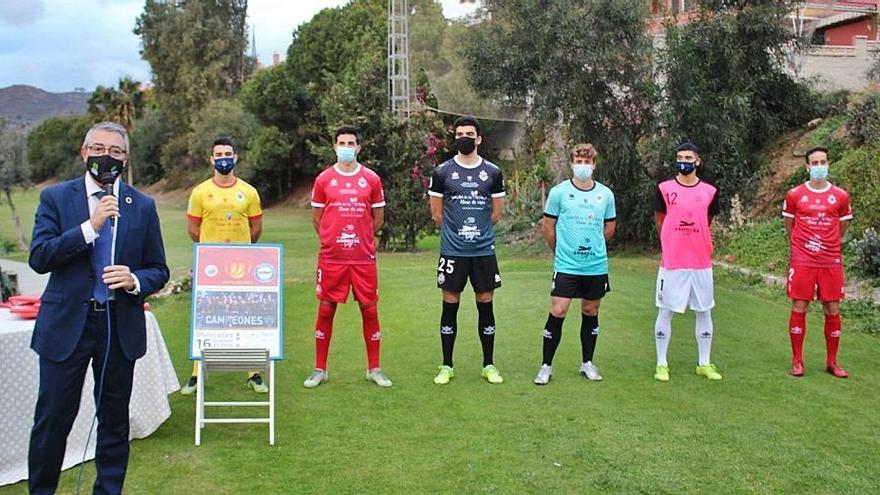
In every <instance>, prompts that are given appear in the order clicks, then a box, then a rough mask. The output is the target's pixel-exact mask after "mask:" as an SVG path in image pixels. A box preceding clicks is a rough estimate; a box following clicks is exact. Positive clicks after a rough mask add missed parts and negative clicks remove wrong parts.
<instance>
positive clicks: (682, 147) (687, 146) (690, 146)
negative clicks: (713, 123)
mask: <svg viewBox="0 0 880 495" xmlns="http://www.w3.org/2000/svg"><path fill="white" fill-rule="evenodd" d="M675 151H676V152H678V151H693V152H694V153H696V154H698V155H699V154H700V148H697V145H696V144H694V143H692V142H690V141H684V142H683V143H681V144H679V145H678V148H676V149H675Z"/></svg>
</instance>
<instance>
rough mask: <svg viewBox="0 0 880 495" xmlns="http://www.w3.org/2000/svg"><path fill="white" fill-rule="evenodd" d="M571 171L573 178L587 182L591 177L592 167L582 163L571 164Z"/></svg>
mask: <svg viewBox="0 0 880 495" xmlns="http://www.w3.org/2000/svg"><path fill="white" fill-rule="evenodd" d="M571 167H572V170H573V171H574V176H575V177H577V178H578V179H580V180H587V179H589V178H590V177H592V176H593V167H592V166H591V165H584V164H582V163H578V164H572V166H571Z"/></svg>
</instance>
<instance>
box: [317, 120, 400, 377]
mask: <svg viewBox="0 0 880 495" xmlns="http://www.w3.org/2000/svg"><path fill="white" fill-rule="evenodd" d="M335 140H336V142H335V145H334V148H335V149H336V158H337V161H336V163H335V164H333V165H332V166H331V167H329V168H327V170H324V171H323V172H321V174H320V175H318V177H317V178H316V179H315V184H314V186H313V188H312V223H313V224H314V226H315V230H316V231H317V232H318V237H319V238H320V241H321V250H320V252H319V254H318V271H317V283H316V286H315V291H316V295H317V297H318V300H319V301H320V304H319V305H318V318H317V321H316V323H315V370H314V371H313V372H312V374H311V375H310V376H309V377H308V378H307V379H306V381H305V382H304V383H303V385H304V386H305V387H306V388H314V387H317V386H318V385H320V384H322V383H324V382H326V381H327V352H328V350H329V349H330V338H331V337H332V335H333V316H334V315H335V314H336V305H337V304H338V303H345V301H346V300H347V299H348V292H349V287H351V288H352V290H353V292H354V298H355V299H356V300H357V302H358V304H359V306H360V309H361V317H362V320H363V330H364V343H365V344H366V346H367V361H368V366H367V380H369V381H372V382H374V383H376V384H377V385H379V386H380V387H390V386H391V380H389V379H388V378H387V377H386V376H385V374H384V373H383V372H382V368H380V367H379V343H380V339H381V332H380V331H379V314H378V311H377V309H376V303H377V302H378V300H379V277H378V275H377V272H376V243H375V236H374V234H375V232H377V231H378V230H379V229H380V228H382V224H383V223H384V219H385V215H384V207H385V194H384V192H383V191H382V180H381V179H380V178H379V176H378V175H376V173H375V172H373V171H372V170H370V169H368V168H367V167H365V166H363V165H361V164H360V163H358V162H357V160H356V156H357V153H358V151H360V149H361V147H360V143H359V139H358V132H357V130H356V129H354V128H352V127H341V128H339V129H338V130H337V131H336V137H335Z"/></svg>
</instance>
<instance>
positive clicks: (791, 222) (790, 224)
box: [782, 217, 843, 239]
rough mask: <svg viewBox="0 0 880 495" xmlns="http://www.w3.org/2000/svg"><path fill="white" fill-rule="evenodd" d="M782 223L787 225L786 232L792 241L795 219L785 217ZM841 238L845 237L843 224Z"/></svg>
mask: <svg viewBox="0 0 880 495" xmlns="http://www.w3.org/2000/svg"><path fill="white" fill-rule="evenodd" d="M782 223H783V224H784V225H785V232H786V233H787V234H788V238H789V239H791V232H792V231H793V230H794V218H788V217H785V218H783V219H782ZM840 237H843V223H842V222H841V224H840Z"/></svg>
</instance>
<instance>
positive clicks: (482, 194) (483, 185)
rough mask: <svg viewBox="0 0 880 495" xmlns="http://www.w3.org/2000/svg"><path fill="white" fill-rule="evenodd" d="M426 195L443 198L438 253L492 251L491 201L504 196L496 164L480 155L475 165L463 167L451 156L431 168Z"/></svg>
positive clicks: (483, 254)
mask: <svg viewBox="0 0 880 495" xmlns="http://www.w3.org/2000/svg"><path fill="white" fill-rule="evenodd" d="M428 194H429V195H431V196H433V197H437V198H443V222H442V224H441V226H440V254H442V255H444V256H489V255H493V254H495V231H494V228H493V226H492V200H493V199H494V198H501V197H504V195H505V190H504V177H503V175H502V173H501V168H500V167H498V166H497V165H495V164H493V163H491V162H488V161H486V160H484V159H482V158H481V159H480V163H479V164H477V165H474V166H464V165H462V164H460V163H458V161H457V160H456V159H455V157H453V158H451V159H449V160H447V161H445V162H443V163H441V164H440V165H438V166H437V168H436V169H434V173H433V174H432V175H431V182H430V185H429V186H428Z"/></svg>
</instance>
